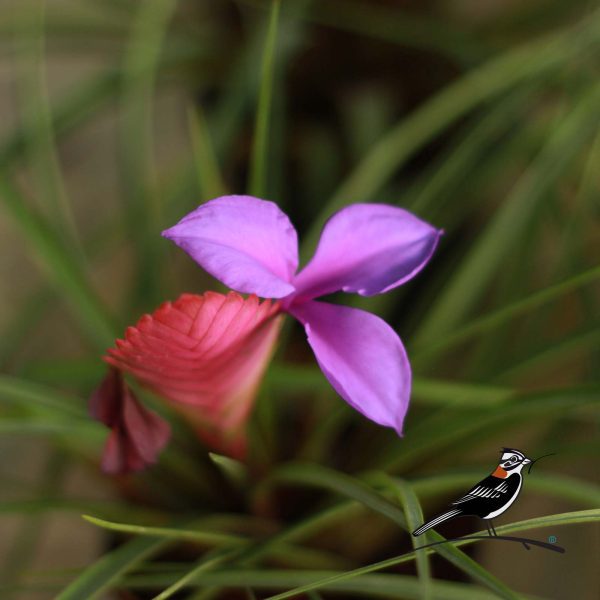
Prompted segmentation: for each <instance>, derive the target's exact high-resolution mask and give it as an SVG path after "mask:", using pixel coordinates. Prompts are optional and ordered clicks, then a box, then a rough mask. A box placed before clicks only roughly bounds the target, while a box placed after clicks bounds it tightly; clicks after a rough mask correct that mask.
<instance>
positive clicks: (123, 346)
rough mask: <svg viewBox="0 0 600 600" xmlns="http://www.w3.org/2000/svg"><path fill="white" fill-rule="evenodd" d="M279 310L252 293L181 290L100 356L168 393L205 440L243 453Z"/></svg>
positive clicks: (222, 449) (223, 449)
mask: <svg viewBox="0 0 600 600" xmlns="http://www.w3.org/2000/svg"><path fill="white" fill-rule="evenodd" d="M278 313H279V304H278V303H277V302H272V301H270V300H266V301H264V302H262V303H260V302H259V300H258V298H257V297H256V296H250V297H249V298H246V299H244V298H243V297H242V296H240V295H239V294H237V293H235V292H230V293H229V294H227V295H223V294H218V293H215V292H206V293H205V294H203V295H201V296H199V295H194V294H183V295H182V296H181V297H180V298H179V299H178V300H176V301H175V302H166V303H164V304H163V305H161V306H160V307H159V308H158V309H157V310H156V311H154V313H152V314H151V315H144V316H143V317H142V318H141V319H140V320H139V321H138V323H137V325H136V326H135V327H129V328H128V329H127V331H126V334H125V339H124V340H117V342H116V348H111V349H110V350H109V351H108V355H107V356H106V357H105V360H106V362H108V363H109V364H111V365H112V366H114V367H116V368H117V369H120V370H122V371H125V372H129V373H131V374H132V375H134V376H135V377H136V379H137V380H138V381H139V382H140V383H141V384H143V385H144V386H145V387H147V388H149V389H151V390H153V391H154V392H155V393H157V394H158V395H159V396H162V397H163V398H166V399H168V400H171V401H173V402H174V403H175V405H176V408H177V409H178V410H179V412H181V413H182V414H183V415H185V417H186V418H188V419H189V420H190V421H191V422H192V424H193V426H194V427H195V429H196V430H197V432H198V434H199V436H200V437H201V438H202V439H203V440H204V441H205V442H206V443H207V444H208V445H209V446H210V447H212V448H213V449H216V450H217V451H220V452H224V453H226V454H229V455H230V456H235V457H238V458H239V457H243V456H244V455H245V451H246V435H245V433H246V432H245V429H246V421H247V419H248V415H249V412H250V410H251V408H252V405H253V402H254V398H255V396H256V392H257V389H258V385H259V383H260V379H261V377H262V374H263V372H264V370H265V368H266V366H267V363H268V361H269V358H270V356H271V353H272V350H273V347H274V343H275V340H276V337H277V333H278V331H279V325H280V319H279V318H278V317H277V314H278Z"/></svg>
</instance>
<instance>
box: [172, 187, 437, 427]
mask: <svg viewBox="0 0 600 600" xmlns="http://www.w3.org/2000/svg"><path fill="white" fill-rule="evenodd" d="M441 233H442V232H441V231H440V230H438V229H435V228H434V227H432V226H431V225H429V224H427V223H425V222H424V221H422V220H420V219H418V218H417V217H415V216H414V215H412V214H411V213H409V212H407V211H406V210H403V209H401V208H396V207H393V206H389V205H384V204H354V205H351V206H348V207H347V208H344V209H342V210H340V211H339V212H337V213H335V214H334V215H333V216H332V217H331V218H330V219H329V221H328V222H327V223H326V224H325V227H324V228H323V231H322V233H321V238H320V241H319V244H318V247H317V250H316V252H315V255H314V256H313V258H312V259H311V260H310V262H309V263H308V264H307V265H306V266H305V267H304V268H303V269H302V270H301V271H300V272H299V273H297V269H298V243H297V235H296V230H295V229H294V227H293V225H292V224H291V222H290V220H289V219H288V217H287V216H286V215H285V214H284V213H283V212H282V211H281V210H280V209H279V207H278V206H277V205H276V204H274V203H273V202H269V201H266V200H260V199H258V198H254V197H251V196H223V197H221V198H217V199H215V200H211V201H210V202H207V203H206V204H203V205H201V206H200V207H198V208H197V209H196V210H194V211H193V212H191V213H190V214H188V215H187V216H185V217H184V218H183V219H182V220H181V221H180V222H179V223H178V224H177V225H175V226H174V227H171V228H170V229H168V230H166V231H164V232H163V235H164V236H165V237H166V238H168V239H170V240H172V241H173V242H175V243H176V244H177V245H178V246H180V247H181V248H182V249H183V250H185V251H186V252H187V253H188V254H189V255H190V256H191V257H192V258H193V259H194V260H195V261H196V262H197V263H198V264H199V265H200V266H201V267H203V268H204V269H205V270H206V271H208V272H209V273H210V274H211V275H213V276H214V277H215V278H216V279H218V280H219V281H221V282H222V283H224V284H225V285H226V286H228V287H229V288H231V289H233V290H236V291H238V292H242V293H248V294H256V295H257V296H259V297H262V298H278V299H280V303H281V307H282V310H284V311H285V312H287V313H289V314H290V315H292V316H293V317H295V318H296V319H298V320H299V321H300V322H301V323H302V324H303V325H304V328H305V330H306V335H307V337H308V342H309V344H310V346H311V347H312V349H313V351H314V353H315V357H316V359H317V362H318V363H319V366H320V367H321V370H322V371H323V373H324V374H325V376H326V377H327V379H328V380H329V382H330V383H331V385H332V386H333V387H334V388H335V390H336V391H337V392H338V394H339V395H340V396H342V398H344V399H345V400H346V402H348V404H350V405H351V406H352V407H354V408H355V409H356V410H358V411H359V412H361V413H362V414H363V415H365V416H366V417H368V418H369V419H371V420H372V421H375V422H376V423H379V424H380V425H384V426H387V427H392V428H394V429H395V430H396V431H397V432H398V433H399V434H400V433H402V424H403V421H404V416H405V415H406V411H407V409H408V403H409V398H410V388H411V370H410V364H409V362H408V358H407V356H406V352H405V350H404V347H403V345H402V342H401V341H400V338H399V337H398V335H397V334H396V333H395V332H394V330H393V329H392V328H391V327H390V326H389V325H388V324H387V323H386V322H385V321H383V320H382V319H380V318H379V317H376V316H375V315H372V314H370V313H368V312H365V311H363V310H359V309H356V308H350V307H346V306H340V305H335V304H331V303H328V302H319V301H317V300H316V298H319V297H320V296H324V295H327V294H331V293H333V292H337V291H344V292H355V293H358V294H360V295H362V296H373V295H376V294H382V293H385V292H387V291H389V290H391V289H393V288H395V287H397V286H399V285H401V284H403V283H404V282H406V281H408V280H409V279H411V278H412V277H413V276H414V275H416V274H417V273H418V272H419V271H420V270H421V269H422V268H423V267H424V266H425V264H426V263H427V262H428V261H429V259H430V258H431V256H432V254H433V252H434V250H435V248H436V246H437V243H438V240H439V238H440V235H441Z"/></svg>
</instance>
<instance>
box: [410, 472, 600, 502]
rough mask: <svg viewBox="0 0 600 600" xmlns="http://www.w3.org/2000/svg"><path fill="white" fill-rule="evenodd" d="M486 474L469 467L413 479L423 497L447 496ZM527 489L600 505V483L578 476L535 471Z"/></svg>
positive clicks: (415, 489)
mask: <svg viewBox="0 0 600 600" xmlns="http://www.w3.org/2000/svg"><path fill="white" fill-rule="evenodd" d="M484 474H485V470H484V469H481V470H478V471H475V470H469V471H466V472H461V473H447V474H443V473H441V474H439V475H435V476H433V477H423V478H419V479H415V480H411V482H410V485H411V487H412V489H413V490H414V491H415V493H417V494H418V495H419V496H420V497H421V498H423V497H430V496H436V497H437V496H445V495H447V494H450V493H452V492H460V491H465V490H466V489H467V488H468V487H470V486H471V485H472V483H473V482H474V481H477V478H479V479H481V477H482V476H483V475H484ZM524 492H526V493H529V492H537V493H539V494H542V495H544V496H553V497H555V498H560V499H562V500H569V501H570V502H577V503H579V504H582V505H583V506H590V507H595V506H599V505H600V486H598V485H596V484H594V483H592V482H587V481H582V480H580V479H575V478H574V477H567V476H565V475H559V474H557V473H552V474H551V475H545V474H543V473H539V472H537V473H536V472H533V473H532V474H531V476H528V477H527V478H526V481H525V483H524Z"/></svg>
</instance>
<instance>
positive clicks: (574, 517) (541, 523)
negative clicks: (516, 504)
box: [266, 510, 600, 600]
mask: <svg viewBox="0 0 600 600" xmlns="http://www.w3.org/2000/svg"><path fill="white" fill-rule="evenodd" d="M598 520H600V510H589V511H579V512H573V513H563V514H559V515H551V516H549V517H539V518H537V519H529V520H528V521H520V522H518V523H513V524H512V525H506V526H504V527H499V528H498V533H499V534H505V533H513V532H517V531H523V530H526V529H533V528H535V527H557V526H563V525H572V524H575V523H589V522H592V521H598ZM483 533H484V532H479V533H478V534H476V535H482V534H483ZM475 541H485V540H459V541H453V542H450V544H451V545H453V546H464V545H468V544H472V543H474V542H475ZM430 550H433V549H432V548H427V549H426V550H423V551H422V552H427V553H429V551H430ZM415 554H416V553H415V552H410V553H408V554H403V555H401V556H398V557H395V558H390V559H387V560H384V561H381V562H379V563H375V564H372V565H368V566H366V567H361V568H359V569H355V570H354V571H348V572H346V573H341V574H336V575H331V576H329V577H324V578H322V579H321V580H319V581H315V582H313V583H312V584H307V585H303V586H300V587H296V588H295V589H293V590H289V591H287V592H284V593H283V594H277V595H275V596H270V597H269V598H267V599H266V600H284V599H285V598H291V597H292V596H295V595H296V594H299V593H302V592H306V591H308V590H313V589H320V588H329V589H331V587H330V586H331V584H333V583H339V582H342V581H348V579H352V578H354V577H357V576H360V575H365V574H367V573H372V572H373V571H378V570H381V569H386V568H388V567H392V566H395V565H398V564H401V563H403V562H406V561H407V560H413V559H414V558H415ZM434 597H435V596H434Z"/></svg>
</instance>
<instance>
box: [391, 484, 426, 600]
mask: <svg viewBox="0 0 600 600" xmlns="http://www.w3.org/2000/svg"><path fill="white" fill-rule="evenodd" d="M382 481H383V482H384V483H385V484H386V485H387V486H388V487H392V488H395V489H396V491H397V493H398V494H399V496H400V501H401V502H402V506H403V507H404V514H405V515H406V522H407V525H408V528H409V531H414V530H415V529H416V528H417V527H419V526H420V525H421V524H422V523H424V519H423V510H422V509H421V505H420V504H419V499H418V498H417V496H416V494H415V492H414V491H413V489H412V487H411V486H410V485H409V484H408V483H407V482H406V481H403V480H402V479H392V478H391V477H387V476H383V477H382ZM423 539H424V540H425V543H427V542H428V541H429V538H428V536H427V534H425V536H424V537H423ZM411 541H412V545H413V548H416V547H417V546H419V545H421V544H422V542H420V541H419V540H418V539H417V538H416V537H412V540H411ZM416 562H417V571H418V574H419V580H420V581H421V584H422V586H423V592H422V593H423V600H427V599H428V598H431V597H432V589H431V583H432V581H431V569H430V567H429V558H428V557H427V554H424V553H422V552H418V553H417V556H416Z"/></svg>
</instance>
